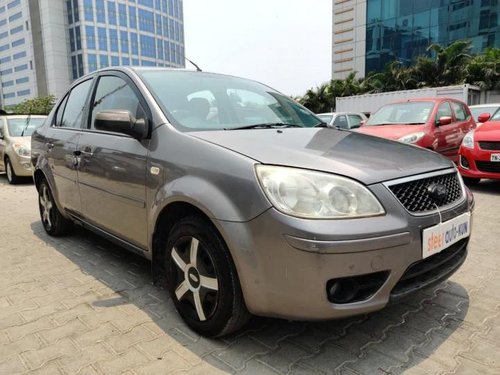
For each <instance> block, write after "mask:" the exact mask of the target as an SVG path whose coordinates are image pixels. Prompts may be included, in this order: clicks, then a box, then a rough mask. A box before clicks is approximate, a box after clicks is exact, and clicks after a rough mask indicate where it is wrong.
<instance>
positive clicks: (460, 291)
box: [0, 175, 500, 375]
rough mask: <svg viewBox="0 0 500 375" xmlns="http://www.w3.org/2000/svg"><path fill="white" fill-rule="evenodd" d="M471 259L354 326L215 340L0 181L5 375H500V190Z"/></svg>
mask: <svg viewBox="0 0 500 375" xmlns="http://www.w3.org/2000/svg"><path fill="white" fill-rule="evenodd" d="M474 193H475V196H476V201H477V204H476V211H475V217H474V233H473V237H472V239H471V245H470V248H469V257H468V259H467V261H466V263H465V264H464V265H463V267H462V268H461V269H460V270H459V272H457V273H456V274H455V275H453V277H452V278H451V279H450V280H449V281H447V282H445V283H443V284H441V285H438V286H437V287H435V288H433V289H431V290H427V291H425V292H422V293H419V294H417V295H415V296H414V297H413V298H411V299H410V300H406V301H405V302H404V303H401V304H397V305H393V306H390V307H388V308H386V309H384V310H382V311H380V312H377V313H374V314H371V315H368V316H360V317H355V318H351V319H345V320H339V321H331V322H322V323H317V322H316V323H313V322H287V321H283V320H275V319H263V318H258V319H257V318H256V319H254V320H253V321H252V322H251V323H250V324H249V325H248V326H247V327H246V328H245V329H244V330H243V331H242V332H240V333H239V334H237V335H234V336H231V337H226V338H224V339H221V340H208V339H205V338H202V337H200V336H198V335H196V334H195V333H194V332H192V331H191V330H190V329H189V328H187V327H186V325H184V324H183V322H182V321H181V320H180V318H179V317H178V315H177V313H176V312H175V310H174V307H173V304H172V302H171V301H170V299H169V298H168V296H167V295H166V292H165V291H163V290H160V289H158V288H156V287H155V286H153V285H152V280H151V276H150V266H149V264H148V262H147V261H145V260H143V259H142V258H140V257H137V256H135V255H133V254H129V253H127V252H126V251H125V250H123V249H120V248H118V247H117V246H115V245H113V244H110V243H109V242H107V241H105V240H103V239H101V238H99V237H97V236H95V235H93V234H92V233H90V232H88V231H85V230H83V229H76V230H75V231H74V232H73V233H72V234H71V235H69V236H67V237H64V238H51V237H49V236H47V235H46V234H45V233H44V231H43V228H42V225H41V223H40V221H39V216H38V208H37V195H36V191H35V188H34V186H33V185H32V184H31V183H29V182H27V183H25V184H21V185H16V186H11V185H8V184H7V182H6V179H5V176H3V175H0V374H2V375H3V374H23V373H29V374H120V373H125V374H171V373H172V374H173V373H176V374H177V373H188V374H203V375H210V374H332V373H341V374H400V373H406V374H500V293H499V292H498V291H499V290H500V229H499V220H498V218H499V212H500V182H492V181H486V182H482V183H481V184H480V185H479V186H478V187H477V188H474Z"/></svg>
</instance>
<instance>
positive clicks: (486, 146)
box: [479, 142, 500, 150]
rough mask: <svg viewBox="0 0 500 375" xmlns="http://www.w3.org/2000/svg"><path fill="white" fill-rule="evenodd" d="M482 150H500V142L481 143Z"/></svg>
mask: <svg viewBox="0 0 500 375" xmlns="http://www.w3.org/2000/svg"><path fill="white" fill-rule="evenodd" d="M479 147H480V148H481V149H482V150H500V142H479Z"/></svg>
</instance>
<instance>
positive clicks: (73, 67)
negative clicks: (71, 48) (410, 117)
mask: <svg viewBox="0 0 500 375" xmlns="http://www.w3.org/2000/svg"><path fill="white" fill-rule="evenodd" d="M71 70H72V72H73V79H77V78H78V66H77V64H76V56H71Z"/></svg>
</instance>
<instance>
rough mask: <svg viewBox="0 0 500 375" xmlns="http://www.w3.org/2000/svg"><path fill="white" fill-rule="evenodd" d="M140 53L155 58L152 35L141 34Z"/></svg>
mask: <svg viewBox="0 0 500 375" xmlns="http://www.w3.org/2000/svg"><path fill="white" fill-rule="evenodd" d="M140 38H141V55H142V56H146V57H154V58H156V50H155V39H154V38H153V37H152V36H147V35H141V37H140Z"/></svg>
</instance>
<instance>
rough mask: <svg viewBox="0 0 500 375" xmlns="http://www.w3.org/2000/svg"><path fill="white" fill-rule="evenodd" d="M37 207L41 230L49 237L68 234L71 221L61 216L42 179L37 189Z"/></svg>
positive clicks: (50, 192)
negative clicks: (41, 225)
mask: <svg viewBox="0 0 500 375" xmlns="http://www.w3.org/2000/svg"><path fill="white" fill-rule="evenodd" d="M38 207H39V209H40V218H41V219H42V224H43V229H45V232H47V233H48V234H49V235H51V236H61V235H63V234H66V233H68V231H69V230H70V228H71V225H72V223H71V220H69V219H66V218H65V217H64V216H62V215H61V213H60V212H59V209H58V208H57V205H56V203H55V202H54V196H53V195H52V191H51V190H50V186H49V184H48V182H47V180H45V179H43V180H42V181H41V182H40V185H39V187H38Z"/></svg>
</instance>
